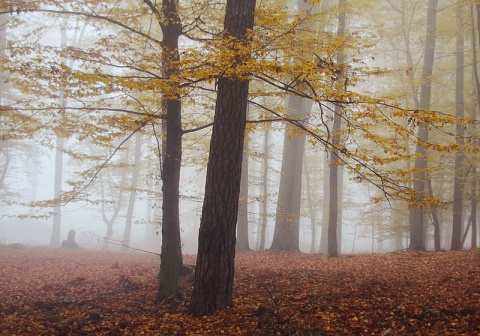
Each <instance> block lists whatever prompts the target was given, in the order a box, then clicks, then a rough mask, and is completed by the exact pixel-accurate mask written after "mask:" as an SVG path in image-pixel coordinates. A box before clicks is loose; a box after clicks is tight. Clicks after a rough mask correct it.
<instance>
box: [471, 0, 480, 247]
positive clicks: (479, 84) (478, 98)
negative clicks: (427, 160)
mask: <svg viewBox="0 0 480 336" xmlns="http://www.w3.org/2000/svg"><path fill="white" fill-rule="evenodd" d="M475 7H476V14H477V33H478V45H480V4H477V5H475ZM471 20H472V51H473V52H472V55H473V62H472V63H473V77H474V78H473V81H474V83H475V85H474V87H475V94H474V97H475V99H474V101H475V102H476V104H474V106H473V107H472V110H471V112H470V117H471V119H472V120H476V118H477V111H480V78H479V76H478V60H477V39H476V37H475V35H476V34H475V15H474V8H473V5H472V6H471ZM470 127H471V134H470V136H472V138H474V137H475V136H476V132H477V127H476V125H475V124H473V125H471V126H470ZM473 145H474V146H476V145H478V141H473ZM471 175H472V182H471V183H470V190H471V191H470V193H471V196H470V197H471V201H470V204H471V209H472V210H471V211H472V214H471V216H472V239H471V246H470V247H471V248H472V249H474V248H476V247H477V206H478V201H477V177H476V176H477V160H473V161H472V167H471Z"/></svg>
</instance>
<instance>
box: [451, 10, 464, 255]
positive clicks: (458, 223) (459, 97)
mask: <svg viewBox="0 0 480 336" xmlns="http://www.w3.org/2000/svg"><path fill="white" fill-rule="evenodd" d="M457 5H458V6H459V8H458V9H457V12H456V21H457V32H456V50H455V60H456V73H455V116H456V117H457V118H459V119H460V118H463V116H464V104H463V99H464V94H463V91H464V66H465V41H464V40H465V38H464V33H463V30H464V22H463V21H464V15H463V7H462V5H461V4H460V3H459V2H457ZM455 135H456V137H455V142H456V144H457V145H459V146H460V147H462V146H463V144H464V143H465V138H464V137H465V127H464V125H461V124H460V123H459V122H458V123H457V126H456V133H455ZM464 186H465V167H464V155H463V153H462V152H457V153H456V154H455V171H454V182H453V221H452V242H451V247H450V248H451V249H452V250H460V249H461V248H462V237H461V236H462V230H463V189H464Z"/></svg>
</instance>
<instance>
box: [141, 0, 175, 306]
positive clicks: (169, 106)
mask: <svg viewBox="0 0 480 336" xmlns="http://www.w3.org/2000/svg"><path fill="white" fill-rule="evenodd" d="M144 1H146V2H147V4H149V5H150V8H152V9H153V10H154V12H155V13H156V14H157V16H158V21H159V23H160V27H161V29H162V33H163V40H162V52H163V54H162V55H163V59H162V63H163V71H164V75H165V77H166V78H170V79H171V78H172V77H174V76H176V75H177V72H178V62H179V60H180V52H179V50H178V40H179V37H180V35H181V34H182V22H181V18H180V15H179V12H178V0H163V1H162V7H161V11H162V13H159V12H158V11H156V8H155V7H154V6H153V5H152V4H151V3H150V1H148V0H144ZM177 84H178V83H170V88H169V90H167V91H166V92H164V98H163V101H162V108H163V109H164V111H165V112H166V113H165V114H166V116H167V120H166V128H165V129H164V131H165V132H166V136H165V151H164V160H163V167H162V168H163V169H162V191H163V206H162V251H161V257H160V274H159V278H160V286H159V290H158V293H157V299H156V300H157V301H160V300H161V299H163V298H167V297H170V296H172V295H173V294H175V293H177V292H178V281H179V273H180V271H181V269H182V267H183V260H182V250H181V237H180V215H179V186H180V167H181V164H182V162H181V161H182V133H183V131H182V116H181V113H182V104H181V97H180V94H179V93H178V92H177V91H176V87H177V86H178V85H177Z"/></svg>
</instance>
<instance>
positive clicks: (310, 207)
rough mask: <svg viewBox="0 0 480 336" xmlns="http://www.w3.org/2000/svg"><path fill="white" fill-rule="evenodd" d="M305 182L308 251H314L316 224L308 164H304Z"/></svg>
mask: <svg viewBox="0 0 480 336" xmlns="http://www.w3.org/2000/svg"><path fill="white" fill-rule="evenodd" d="M305 180H306V181H305V182H306V186H305V187H306V189H307V203H308V213H309V214H310V225H311V227H312V231H311V233H310V234H311V237H310V238H311V239H310V253H312V254H313V253H315V242H316V240H317V239H316V233H317V230H316V228H317V224H316V216H315V205H314V199H313V195H312V188H311V183H312V181H311V178H310V169H309V167H308V165H306V166H305Z"/></svg>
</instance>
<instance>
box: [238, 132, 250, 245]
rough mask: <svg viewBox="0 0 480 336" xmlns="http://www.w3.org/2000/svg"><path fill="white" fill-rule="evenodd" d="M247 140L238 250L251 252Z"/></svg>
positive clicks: (243, 159)
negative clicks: (249, 239) (249, 241)
mask: <svg viewBox="0 0 480 336" xmlns="http://www.w3.org/2000/svg"><path fill="white" fill-rule="evenodd" d="M247 138H248V137H246V139H245V144H244V149H243V158H242V177H241V179H240V181H241V182H240V200H239V202H240V204H239V205H238V224H237V244H236V250H237V252H240V251H249V250H250V246H249V244H248V141H247Z"/></svg>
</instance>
